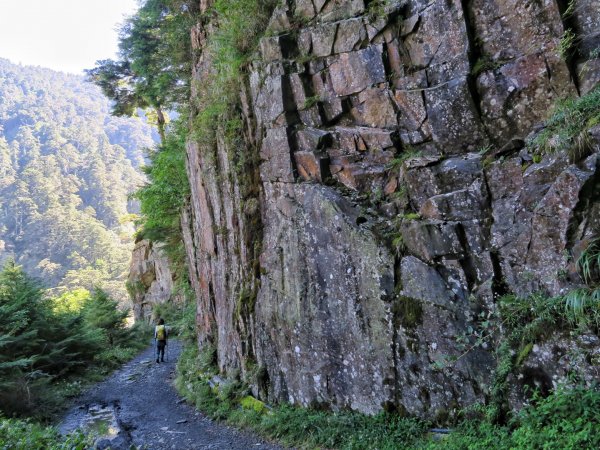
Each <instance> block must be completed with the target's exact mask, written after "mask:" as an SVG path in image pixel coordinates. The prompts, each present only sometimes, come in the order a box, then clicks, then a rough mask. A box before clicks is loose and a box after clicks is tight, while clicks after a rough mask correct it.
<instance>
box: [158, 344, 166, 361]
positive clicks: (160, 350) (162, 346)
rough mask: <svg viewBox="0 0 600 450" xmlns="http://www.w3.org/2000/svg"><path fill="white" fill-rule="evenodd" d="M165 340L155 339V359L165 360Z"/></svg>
mask: <svg viewBox="0 0 600 450" xmlns="http://www.w3.org/2000/svg"><path fill="white" fill-rule="evenodd" d="M166 346H167V341H156V359H160V360H161V361H164V360H165V347H166Z"/></svg>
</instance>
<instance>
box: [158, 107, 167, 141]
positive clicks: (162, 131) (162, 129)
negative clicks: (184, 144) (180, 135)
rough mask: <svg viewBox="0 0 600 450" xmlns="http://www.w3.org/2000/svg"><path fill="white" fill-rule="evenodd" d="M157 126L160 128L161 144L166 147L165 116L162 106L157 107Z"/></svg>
mask: <svg viewBox="0 0 600 450" xmlns="http://www.w3.org/2000/svg"><path fill="white" fill-rule="evenodd" d="M156 124H157V126H158V135H159V136H160V144H161V145H165V124H166V121H165V115H164V114H163V112H162V109H161V107H160V106H157V107H156Z"/></svg>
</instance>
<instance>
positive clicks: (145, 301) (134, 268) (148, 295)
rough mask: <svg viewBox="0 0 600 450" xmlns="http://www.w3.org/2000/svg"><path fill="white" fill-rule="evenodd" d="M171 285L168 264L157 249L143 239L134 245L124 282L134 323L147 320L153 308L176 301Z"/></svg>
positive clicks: (172, 278)
mask: <svg viewBox="0 0 600 450" xmlns="http://www.w3.org/2000/svg"><path fill="white" fill-rule="evenodd" d="M174 281H175V280H174V275H173V273H172V272H171V269H170V268H169V260H168V258H167V257H166V256H165V255H164V254H163V252H161V250H160V247H159V246H158V245H157V244H153V243H152V242H150V241H148V240H147V239H143V240H140V241H138V242H136V244H135V248H134V249H133V255H132V258H131V266H130V269H129V278H128V281H127V288H128V291H129V294H130V296H131V300H132V302H133V316H134V319H135V320H136V321H138V320H149V319H150V317H151V315H152V308H153V307H154V305H157V304H161V303H165V302H167V301H178V300H179V299H178V298H177V296H176V295H174V292H173V286H174Z"/></svg>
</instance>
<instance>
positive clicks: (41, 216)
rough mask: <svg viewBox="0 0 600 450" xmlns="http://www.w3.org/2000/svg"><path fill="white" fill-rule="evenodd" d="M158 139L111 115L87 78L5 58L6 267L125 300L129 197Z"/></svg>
mask: <svg viewBox="0 0 600 450" xmlns="http://www.w3.org/2000/svg"><path fill="white" fill-rule="evenodd" d="M152 136H153V132H152V129H151V127H150V126H149V125H148V124H147V123H145V121H144V120H143V119H142V118H140V117H137V118H134V119H130V118H121V117H113V116H111V115H110V106H109V102H108V101H107V99H106V98H104V97H103V96H102V94H101V92H100V90H99V89H98V88H97V87H96V86H94V85H93V84H91V83H86V82H85V81H84V79H83V78H82V77H79V76H74V75H67V74H63V73H58V72H53V71H51V70H46V69H41V68H35V67H24V66H18V65H14V64H11V63H10V62H8V61H7V60H2V59H0V262H1V261H2V260H5V259H6V258H8V257H14V258H15V259H16V260H17V262H18V263H19V264H21V265H23V267H24V269H25V270H26V271H27V273H29V274H31V275H33V276H35V277H38V278H40V279H41V280H42V282H43V283H44V284H45V285H46V286H47V287H51V288H58V289H59V290H66V289H73V288H78V287H84V288H87V289H90V290H91V289H93V287H94V286H95V285H97V284H99V285H102V286H103V287H105V288H106V289H107V290H108V291H109V292H110V293H111V294H112V295H114V296H115V297H116V298H123V299H125V298H126V292H125V288H124V285H123V284H124V279H125V278H126V272H127V270H128V266H129V260H130V255H131V249H132V246H133V237H132V236H133V232H134V227H133V219H134V217H135V216H132V213H137V212H138V206H137V202H135V201H132V200H129V198H128V196H129V195H130V194H131V193H132V192H134V191H135V190H136V189H137V188H139V187H140V186H141V185H142V184H143V181H144V178H143V175H142V174H141V172H140V167H141V166H142V165H143V164H144V162H145V157H144V154H143V148H144V147H151V146H152V145H153V144H154V139H153V138H152Z"/></svg>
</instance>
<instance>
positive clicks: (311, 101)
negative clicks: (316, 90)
mask: <svg viewBox="0 0 600 450" xmlns="http://www.w3.org/2000/svg"><path fill="white" fill-rule="evenodd" d="M320 101H321V97H319V96H318V95H313V96H312V97H306V99H305V100H304V105H303V106H302V109H310V108H312V107H313V106H315V105H316V104H318V103H319V102H320Z"/></svg>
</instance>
